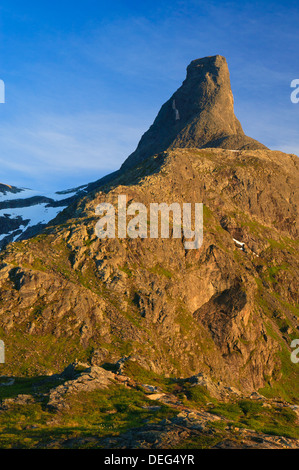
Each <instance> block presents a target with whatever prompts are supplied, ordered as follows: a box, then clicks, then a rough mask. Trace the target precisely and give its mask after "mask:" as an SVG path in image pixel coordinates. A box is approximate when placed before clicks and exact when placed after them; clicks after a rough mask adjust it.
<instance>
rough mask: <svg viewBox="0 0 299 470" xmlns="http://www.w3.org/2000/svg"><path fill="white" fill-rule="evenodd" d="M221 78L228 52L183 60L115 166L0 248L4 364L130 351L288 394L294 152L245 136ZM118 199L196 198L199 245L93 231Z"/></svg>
mask: <svg viewBox="0 0 299 470" xmlns="http://www.w3.org/2000/svg"><path fill="white" fill-rule="evenodd" d="M199 78H200V79H199ZM228 80H229V76H228V70H227V65H226V62H225V59H224V58H222V57H219V56H216V57H214V58H207V59H201V60H197V61H194V62H192V63H191V65H190V66H189V67H188V74H187V79H186V81H185V82H184V84H183V86H182V87H181V88H180V89H179V90H178V91H177V92H176V93H175V94H174V96H173V98H172V99H171V100H170V101H169V102H168V103H166V104H165V105H164V106H163V107H162V109H161V111H160V113H159V115H158V117H157V119H156V121H155V123H154V125H153V127H152V128H151V129H150V130H149V131H148V134H146V135H145V136H144V137H143V138H142V140H141V142H140V144H139V147H138V149H137V151H136V153H135V154H134V156H131V157H129V159H128V160H127V162H126V163H125V165H124V167H123V168H122V169H121V171H119V172H116V173H115V174H114V175H112V176H111V177H110V179H106V180H104V181H102V183H94V184H92V185H89V193H88V194H87V195H86V196H85V197H82V198H80V199H79V200H77V201H75V202H74V203H73V204H71V205H70V206H69V207H68V208H67V209H65V210H64V211H63V212H62V213H60V214H59V215H58V216H57V218H56V219H55V220H54V221H53V223H52V225H51V226H50V227H48V228H47V229H46V230H45V231H44V233H43V234H42V235H39V236H37V237H35V238H32V239H31V240H27V241H22V242H18V243H13V244H11V245H9V246H8V247H7V248H6V250H5V251H3V252H2V253H1V258H0V328H1V330H0V333H1V339H4V341H5V343H6V350H7V364H6V365H5V366H3V371H4V372H3V373H5V372H10V373H13V374H16V373H19V374H31V375H32V374H35V373H46V372H48V370H49V369H50V370H55V371H56V370H61V369H62V368H63V367H64V366H65V365H67V364H68V363H70V362H71V361H72V360H74V359H75V358H77V359H84V360H87V359H88V360H90V361H92V363H94V364H103V363H104V362H115V361H117V360H118V359H119V358H120V357H122V356H124V355H132V356H134V357H135V359H137V361H138V362H139V364H141V365H142V366H143V367H145V368H147V369H151V370H153V371H155V372H156V373H160V374H163V375H174V376H176V377H189V376H191V375H194V374H197V373H199V372H204V373H206V374H208V375H209V376H211V377H212V378H213V379H215V380H222V381H223V382H224V383H225V384H226V385H228V386H232V385H235V386H237V388H240V389H242V390H254V389H255V390H256V389H258V388H259V387H262V386H264V385H268V386H271V387H273V386H276V385H275V383H279V381H283V384H284V387H285V389H288V393H289V394H290V396H292V394H295V393H296V386H295V385H294V384H295V383H296V377H297V376H296V373H297V372H296V371H297V370H295V369H294V368H293V367H292V363H291V361H290V343H291V340H292V339H293V338H295V337H296V335H297V334H298V309H297V304H298V285H297V281H296V275H297V273H298V255H297V250H296V248H297V245H296V237H297V236H298V191H297V188H298V178H299V172H298V158H297V157H296V156H294V155H287V154H284V153H281V152H274V151H270V150H268V149H265V148H263V146H262V144H258V143H256V142H254V141H252V140H251V139H249V138H248V137H246V136H244V133H243V131H242V128H241V126H240V124H239V122H238V121H237V120H236V118H235V116H234V113H233V99H232V95H231V91H230V87H228V83H229V81H228ZM232 143H234V144H232ZM208 145H214V147H213V148H204V149H203V148H201V149H200V148H198V147H207V146H208ZM215 146H216V147H218V148H215ZM225 146H226V147H228V148H226V149H223V148H219V147H225ZM231 146H233V147H234V150H231V149H230V147H231ZM166 147H169V148H168V150H167V151H164V149H165V148H166ZM181 147H184V148H181ZM236 149H238V150H236ZM119 195H126V196H127V202H128V204H130V203H131V202H141V203H143V204H144V205H145V206H146V207H147V208H149V204H150V203H152V202H157V203H161V202H164V203H166V204H171V203H173V202H177V203H180V204H183V203H186V202H190V203H193V204H194V203H198V202H202V203H204V241H203V245H202V247H201V248H200V249H195V250H187V249H186V247H185V238H184V236H183V235H182V237H181V238H177V239H174V238H169V239H161V238H158V239H151V238H149V237H147V238H137V239H132V238H128V237H127V238H123V239H122V238H115V239H104V240H99V239H98V238H97V236H96V234H95V225H96V223H97V222H98V220H99V216H97V215H96V214H95V210H96V207H97V205H98V204H99V203H101V202H108V203H111V204H113V205H115V206H117V202H118V196H119ZM148 235H149V233H148ZM297 378H298V377H297ZM297 383H298V380H297Z"/></svg>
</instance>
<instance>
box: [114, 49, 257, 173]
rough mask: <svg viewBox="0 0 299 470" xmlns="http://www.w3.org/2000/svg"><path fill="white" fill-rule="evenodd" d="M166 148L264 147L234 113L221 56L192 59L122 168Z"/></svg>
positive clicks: (228, 79) (223, 61) (228, 81)
mask: <svg viewBox="0 0 299 470" xmlns="http://www.w3.org/2000/svg"><path fill="white" fill-rule="evenodd" d="M169 147H171V148H176V147H181V148H184V147H198V148H204V147H220V148H227V149H258V148H266V147H265V146H264V145H263V144H261V143H259V142H257V141H256V140H254V139H251V138H250V137H247V136H246V135H245V134H244V131H243V129H242V126H241V124H240V122H239V121H238V119H237V118H236V116H235V114H234V99H233V94H232V91H231V85H230V77H229V71H228V66H227V63H226V60H225V58H224V57H222V56H219V55H216V56H213V57H205V58H203V59H197V60H193V61H192V62H191V64H190V65H189V66H188V68H187V77H186V80H185V81H184V82H183V84H182V86H181V87H180V88H179V89H178V90H177V91H176V92H175V93H174V94H173V95H172V97H171V98H170V99H169V100H168V101H167V102H166V103H165V104H164V105H163V106H162V108H161V110H160V112H159V114H158V116H157V117H156V119H155V121H154V123H153V125H152V126H151V127H150V128H149V130H148V131H147V132H146V133H145V134H144V135H143V137H142V139H141V140H140V142H139V144H138V147H137V149H136V150H135V152H133V153H132V154H131V155H130V156H129V157H128V159H127V160H126V161H125V162H124V164H123V166H122V168H123V169H126V168H129V167H132V166H134V165H136V164H138V163H139V162H140V161H142V160H143V159H145V158H147V157H149V156H151V155H154V154H156V153H158V152H161V151H163V150H166V149H168V148H169Z"/></svg>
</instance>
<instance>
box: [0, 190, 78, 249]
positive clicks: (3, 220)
mask: <svg viewBox="0 0 299 470" xmlns="http://www.w3.org/2000/svg"><path fill="white" fill-rule="evenodd" d="M85 188H86V187H85V186H84V187H80V188H76V189H71V190H67V191H61V192H56V193H52V194H49V193H48V194H41V193H40V192H37V191H32V190H30V189H24V188H17V187H15V186H9V185H6V184H0V249H1V248H3V247H4V246H6V245H7V244H8V243H10V242H13V241H18V240H24V239H26V238H29V237H30V236H33V235H35V234H37V233H39V232H40V231H41V230H42V229H43V228H44V227H46V225H47V224H48V223H49V222H50V220H52V219H54V218H55V217H56V216H57V214H58V213H59V212H61V211H62V210H63V209H64V208H65V207H67V206H68V205H69V204H70V203H71V202H73V201H74V200H75V198H76V197H80V196H82V195H83V194H85Z"/></svg>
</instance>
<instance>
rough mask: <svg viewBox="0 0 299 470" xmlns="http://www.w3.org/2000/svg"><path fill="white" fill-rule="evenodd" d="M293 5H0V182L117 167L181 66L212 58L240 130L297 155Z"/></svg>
mask: <svg viewBox="0 0 299 470" xmlns="http://www.w3.org/2000/svg"><path fill="white" fill-rule="evenodd" d="M296 4H298V2H297V0H296V1H293V0H290V1H288V2H287V3H286V2H285V1H280V0H278V1H275V2H272V1H246V0H245V1H242V2H239V1H234V0H232V1H209V0H207V1H199V0H188V1H178V0H171V1H170V0H166V1H162V0H160V1H155V0H151V1H147V0H145V1H143V2H139V1H138V2H137V1H133V0H126V1H118V0H116V1H110V2H108V1H101V0H99V1H93V0H85V1H84V2H81V1H80V2H79V1H76V0H73V1H72V2H71V1H70V0H68V1H65V0H60V1H57V0H52V1H48V0H44V1H43V2H37V1H36V0H34V1H33V0H26V2H24V0H19V1H16V0H10V1H5V0H3V1H1V5H0V79H2V80H4V82H5V85H6V103H5V104H0V182H3V183H8V184H15V185H17V186H22V187H30V188H34V189H38V190H53V189H57V190H59V189H64V188H69V187H74V186H77V185H80V184H84V183H86V182H89V181H94V180H96V179H98V178H99V177H101V176H102V175H104V174H107V173H109V172H110V171H113V170H115V169H117V168H119V166H120V165H121V163H122V162H123V161H124V159H125V158H126V157H127V156H128V155H129V154H130V153H131V152H132V151H133V150H134V149H135V148H136V146H137V143H138V141H139V139H140V137H141V135H142V134H143V133H144V132H145V131H146V130H147V128H148V127H149V125H150V124H151V123H152V121H153V119H154V118H155V116H156V114H157V112H158V111H159V109H160V107H161V105H162V104H163V103H164V102H165V101H166V100H167V99H168V98H169V97H170V96H171V95H172V93H173V92H174V91H175V90H176V89H177V88H178V87H179V86H180V85H181V83H182V81H183V80H184V78H185V73H186V67H187V65H188V63H189V62H190V61H191V60H193V59H196V58H199V57H204V56H207V55H215V54H221V55H224V56H225V57H226V58H227V61H228V65H229V69H230V74H231V83H232V89H233V94H234V97H235V112H236V115H237V117H238V118H239V119H240V121H241V123H242V125H243V128H244V130H245V132H246V133H247V134H248V135H250V136H251V137H254V138H256V139H258V140H260V141H261V142H263V143H264V144H266V145H267V146H269V147H270V148H272V149H280V150H283V151H286V152H291V153H296V154H297V155H298V154H299V133H298V124H299V103H298V104H293V103H291V100H290V93H291V91H292V90H291V88H290V83H291V81H292V80H293V79H294V78H299V52H298V44H299V32H298V31H299V28H298V25H299V7H298V5H296Z"/></svg>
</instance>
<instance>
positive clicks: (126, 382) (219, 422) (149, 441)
mask: <svg viewBox="0 0 299 470" xmlns="http://www.w3.org/2000/svg"><path fill="white" fill-rule="evenodd" d="M127 361H128V358H126V360H125V358H124V359H123V360H120V361H118V363H117V364H115V369H116V370H117V372H116V373H113V372H110V371H107V370H105V369H103V368H102V367H99V366H90V365H88V364H83V363H80V362H76V363H73V364H71V365H70V366H68V367H67V368H66V369H65V370H64V371H63V372H62V373H61V374H55V375H52V376H49V377H48V378H47V379H43V381H42V382H36V384H34V383H33V385H32V387H33V390H34V389H35V388H36V386H40V385H42V384H45V383H47V382H51V383H52V382H53V381H55V382H56V384H57V385H56V386H54V387H52V388H50V390H49V392H47V393H46V394H42V395H41V394H40V393H32V395H28V394H27V395H25V394H20V395H17V396H16V397H14V398H6V399H4V400H2V401H1V402H0V423H1V413H5V412H7V411H9V410H10V411H12V410H14V409H15V407H24V408H26V407H27V406H30V405H33V404H34V403H40V402H42V403H44V405H45V406H46V409H47V410H49V411H51V413H53V418H52V422H55V415H56V414H57V413H60V412H63V413H64V412H68V409H69V398H70V397H71V396H74V395H76V394H78V393H80V392H86V393H88V392H92V391H95V390H109V389H110V387H112V386H117V387H126V388H129V389H132V390H133V389H136V390H139V391H143V393H144V396H145V398H147V399H150V400H152V402H153V405H152V406H151V405H148V406H143V407H142V408H143V409H146V410H149V411H151V412H152V413H155V412H158V411H159V410H160V409H161V406H164V405H167V406H168V407H169V409H171V410H176V411H177V413H176V415H175V416H174V417H170V418H165V419H163V420H161V421H159V422H157V423H149V424H144V425H143V426H140V427H138V428H131V429H129V430H128V431H126V432H123V433H120V434H118V435H108V436H106V437H99V436H94V437H85V438H84V437H78V438H72V439H64V440H63V439H60V440H59V439H58V440H52V439H51V440H50V441H49V442H47V443H43V444H38V445H37V447H46V448H79V447H86V446H88V447H90V446H92V447H101V448H106V449H138V448H144V449H168V448H169V449H171V448H180V447H181V448H183V447H185V446H187V448H188V445H190V444H191V443H193V444H192V445H193V446H194V445H195V446H198V448H215V449H219V448H240V449H254V448H260V449H298V448H299V440H298V439H290V438H286V437H283V436H273V435H267V434H263V433H261V432H256V431H254V430H252V429H245V428H239V427H237V426H236V425H233V424H231V423H230V420H229V419H226V418H224V417H222V416H217V415H215V414H213V413H212V412H210V411H208V410H207V409H206V407H204V406H202V408H201V409H192V408H189V407H187V406H186V405H184V404H183V403H182V402H181V400H180V399H179V398H178V397H177V396H176V395H173V394H171V393H167V392H162V390H161V389H160V388H159V387H156V386H152V385H150V384H143V383H141V382H138V381H136V380H134V379H133V378H131V377H128V376H126V375H124V374H123V373H122V372H121V373H120V371H119V364H123V363H125V362H127ZM59 382H63V383H61V384H59ZM185 382H186V383H187V382H188V383H191V384H192V385H191V387H196V386H197V385H200V386H201V387H203V388H205V389H206V390H209V391H210V393H211V395H212V396H214V397H216V396H217V397H219V396H221V397H222V398H224V400H225V401H226V402H229V400H232V403H233V400H234V399H241V398H242V399H244V398H246V399H247V400H252V401H262V403H263V406H265V407H270V408H271V407H272V406H277V405H279V406H281V407H286V408H291V409H293V410H294V411H295V412H296V411H297V408H298V407H296V406H295V405H289V404H288V403H286V402H276V401H275V400H269V399H266V398H265V397H263V396H262V395H260V394H258V393H253V394H251V396H247V397H246V396H244V395H242V393H241V392H240V391H238V390H236V389H234V388H232V389H229V390H227V389H226V388H225V387H223V386H222V385H221V384H214V386H213V381H212V380H211V379H210V378H209V377H208V376H207V375H205V374H199V375H197V376H195V377H194V376H193V377H191V378H189V379H186V380H185ZM159 405H160V406H159ZM111 423H113V420H112V422H111ZM34 427H35V426H33V428H34ZM112 429H113V427H112Z"/></svg>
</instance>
